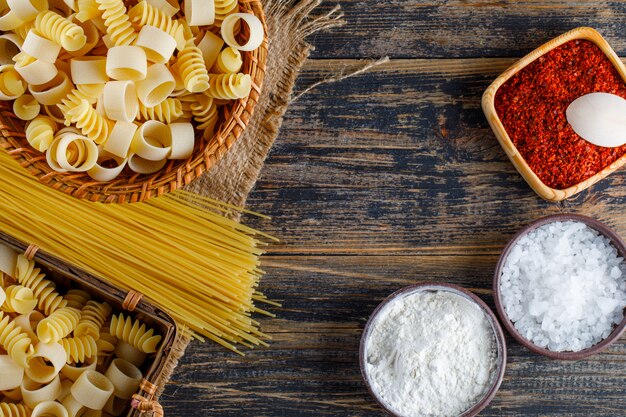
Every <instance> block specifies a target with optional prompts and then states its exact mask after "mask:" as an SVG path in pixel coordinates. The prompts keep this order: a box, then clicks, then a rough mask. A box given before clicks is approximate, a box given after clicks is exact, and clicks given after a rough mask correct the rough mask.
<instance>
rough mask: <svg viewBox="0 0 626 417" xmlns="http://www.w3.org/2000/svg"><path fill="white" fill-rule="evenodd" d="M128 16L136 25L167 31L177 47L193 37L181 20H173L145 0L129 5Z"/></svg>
mask: <svg viewBox="0 0 626 417" xmlns="http://www.w3.org/2000/svg"><path fill="white" fill-rule="evenodd" d="M128 17H129V18H130V21H131V22H132V23H133V24H134V25H135V26H137V27H142V26H146V25H150V26H155V27H157V28H159V29H161V30H162V31H163V32H167V33H169V34H170V35H171V36H172V37H173V38H174V39H176V47H177V48H178V49H182V48H183V47H184V46H185V44H186V42H187V40H189V39H191V38H192V37H193V34H192V33H190V31H187V30H186V29H187V28H186V27H185V25H184V24H182V23H181V21H178V20H173V19H172V18H171V17H169V16H168V15H167V14H166V13H164V12H163V11H162V10H160V9H158V8H156V7H154V6H152V5H151V4H149V3H148V2H147V1H145V0H142V1H140V2H139V3H137V4H136V5H135V6H133V7H131V9H130V10H129V11H128Z"/></svg>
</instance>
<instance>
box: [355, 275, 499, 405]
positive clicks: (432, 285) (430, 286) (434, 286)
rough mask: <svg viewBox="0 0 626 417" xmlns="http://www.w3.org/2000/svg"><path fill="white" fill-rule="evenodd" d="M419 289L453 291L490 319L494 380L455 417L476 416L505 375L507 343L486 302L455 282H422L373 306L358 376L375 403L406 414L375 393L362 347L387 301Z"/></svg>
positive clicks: (361, 344) (363, 339)
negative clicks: (472, 402)
mask: <svg viewBox="0 0 626 417" xmlns="http://www.w3.org/2000/svg"><path fill="white" fill-rule="evenodd" d="M418 291H433V292H434V291H447V292H451V293H453V294H456V295H459V296H461V297H463V298H465V299H467V300H469V301H470V302H472V303H474V304H475V305H477V306H478V307H479V308H480V309H481V310H482V311H484V312H485V314H486V316H487V319H488V320H489V323H490V324H491V328H492V329H493V334H494V338H495V340H496V346H497V348H498V357H497V363H496V367H497V368H496V377H495V379H494V382H493V384H492V385H491V387H490V388H489V390H488V391H487V393H486V394H485V396H484V397H483V398H482V399H481V400H480V401H479V402H478V403H476V404H474V406H472V408H470V409H469V410H466V411H465V412H463V414H460V415H459V416H458V417H473V416H476V415H477V414H478V413H479V412H480V411H482V410H483V409H484V408H485V407H487V405H489V403H490V402H491V400H492V399H493V397H495V395H496V392H498V389H499V388H500V384H502V379H503V378H504V370H505V368H506V342H505V339H504V333H503V331H502V327H500V323H498V318H497V317H496V315H495V314H494V313H493V312H492V311H491V309H490V308H489V306H487V304H485V303H484V301H483V300H481V299H480V298H478V297H477V296H476V295H474V294H473V293H471V292H470V291H468V290H466V289H465V288H461V287H459V286H457V285H454V284H447V283H438V282H424V283H421V284H416V285H411V286H408V287H404V288H401V289H400V290H398V291H396V292H394V293H393V294H391V295H390V296H389V297H387V298H385V300H383V302H382V303H380V304H379V305H378V307H376V309H375V310H374V312H373V313H372V315H371V316H370V318H369V320H368V321H367V323H366V324H365V328H364V329H363V334H362V335H361V343H360V346H359V365H360V367H361V376H362V377H363V381H364V382H365V387H366V388H367V390H368V391H369V393H370V395H371V396H372V397H373V398H374V399H375V400H376V402H378V404H379V405H380V406H381V407H382V408H383V409H384V410H385V411H386V412H387V413H388V414H389V415H391V416H393V417H405V416H402V415H400V414H397V413H396V412H394V411H393V410H391V409H390V408H389V406H388V405H387V404H385V403H384V401H383V400H382V399H381V398H379V397H378V395H376V392H375V391H374V389H373V388H372V386H371V384H370V381H369V378H368V375H367V371H366V366H365V361H366V355H365V346H366V344H367V343H366V342H367V339H368V338H369V336H370V333H371V329H372V323H373V322H374V321H375V320H376V318H377V317H378V314H379V313H380V312H381V311H382V309H383V308H384V307H385V306H387V305H388V304H389V303H390V302H392V301H394V300H396V299H397V298H399V297H401V296H405V295H408V294H410V293H414V292H418Z"/></svg>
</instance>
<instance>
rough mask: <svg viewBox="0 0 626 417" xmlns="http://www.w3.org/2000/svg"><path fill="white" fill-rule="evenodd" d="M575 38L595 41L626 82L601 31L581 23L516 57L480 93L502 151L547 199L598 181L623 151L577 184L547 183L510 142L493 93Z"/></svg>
mask: <svg viewBox="0 0 626 417" xmlns="http://www.w3.org/2000/svg"><path fill="white" fill-rule="evenodd" d="M574 39H585V40H589V41H591V42H593V43H594V44H596V45H597V46H598V47H599V48H600V49H601V50H602V52H604V54H605V55H606V56H607V58H608V59H609V60H610V61H611V63H612V64H613V65H614V66H615V68H616V69H617V71H618V73H619V75H620V76H621V77H622V79H623V80H624V81H625V82H626V67H625V66H624V64H623V63H622V61H621V60H620V59H619V57H618V56H617V54H615V52H614V51H613V49H612V48H611V47H610V46H609V44H608V43H607V41H606V40H605V39H604V38H603V37H602V35H600V34H599V33H598V32H597V31H596V30H594V29H592V28H589V27H580V28H576V29H573V30H570V31H569V32H567V33H564V34H563V35H561V36H558V37H556V38H554V39H552V40H551V41H549V42H547V43H545V44H543V45H541V46H540V47H539V48H537V49H535V50H534V51H532V52H531V53H529V54H528V55H526V56H525V57H523V58H522V59H520V60H519V61H517V62H516V63H515V64H513V65H512V66H511V67H509V68H508V69H507V70H506V71H504V72H503V73H502V74H501V75H500V76H499V77H498V78H496V80H495V81H494V82H493V83H491V85H490V86H489V87H488V88H487V90H486V91H485V93H484V94H483V97H482V108H483V112H484V113H485V116H486V117H487V121H488V122H489V125H490V126H491V129H492V130H493V132H494V133H495V135H496V138H497V139H498V142H500V145H501V146H502V149H504V152H505V153H506V154H507V156H508V157H509V159H510V160H511V162H512V163H513V166H514V167H515V169H517V171H518V172H519V173H520V174H521V175H522V177H524V179H525V180H526V182H527V183H528V185H530V187H531V188H532V189H533V190H534V191H535V192H536V193H537V194H539V196H540V197H542V198H544V199H546V200H550V201H561V200H564V199H566V198H569V197H571V196H573V195H574V194H576V193H578V192H580V191H582V190H584V189H585V188H587V187H589V186H591V185H593V184H595V183H596V182H598V181H600V180H601V179H603V178H604V177H606V176H607V175H609V174H611V173H612V172H613V171H615V170H616V169H618V168H620V167H621V166H622V165H624V163H626V155H622V156H621V157H620V158H619V159H617V160H616V161H615V162H613V163H612V164H610V165H609V166H607V167H606V168H604V169H603V170H602V171H600V172H598V173H597V174H595V175H594V176H592V177H590V178H588V179H586V180H584V181H581V182H579V183H578V184H575V185H572V186H570V187H568V188H565V189H562V190H559V189H556V188H551V187H548V186H547V185H546V184H544V183H543V182H542V181H541V180H540V179H539V177H538V176H537V175H536V174H535V173H534V172H533V171H532V170H531V169H530V167H529V166H528V164H527V163H526V161H525V160H524V158H523V157H522V155H521V154H520V153H519V152H518V150H517V148H516V147H515V145H514V144H513V141H512V140H511V138H510V137H509V135H508V133H507V132H506V130H505V129H504V126H503V124H502V122H501V121H500V118H499V117H498V114H497V113H496V109H495V96H496V92H497V91H498V88H500V86H501V85H502V84H504V83H505V82H507V81H508V80H509V79H510V78H511V77H512V76H514V75H515V74H517V73H518V72H519V71H520V70H521V69H522V68H524V67H526V66H527V65H528V64H530V63H531V62H533V61H534V60H536V59H537V58H539V57H540V56H542V55H545V54H546V53H548V52H549V51H551V50H553V49H554V48H556V47H558V46H561V45H563V44H564V43H567V42H569V41H571V40H574Z"/></svg>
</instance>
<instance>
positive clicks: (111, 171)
mask: <svg viewBox="0 0 626 417" xmlns="http://www.w3.org/2000/svg"><path fill="white" fill-rule="evenodd" d="M111 161H113V162H114V163H115V165H114V166H105V163H107V164H106V165H112V164H111ZM126 162H128V158H120V157H119V156H115V155H111V154H108V153H106V152H101V153H100V156H99V157H98V162H96V164H95V165H94V166H93V168H91V169H90V170H89V171H87V174H88V175H89V176H90V177H91V178H93V179H94V180H96V181H102V182H106V181H111V180H113V179H115V178H116V177H117V176H118V175H120V174H121V173H122V171H123V170H124V167H126Z"/></svg>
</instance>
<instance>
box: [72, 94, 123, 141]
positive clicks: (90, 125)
mask: <svg viewBox="0 0 626 417" xmlns="http://www.w3.org/2000/svg"><path fill="white" fill-rule="evenodd" d="M65 120H66V122H69V123H75V124H76V127H78V128H79V129H80V130H81V132H82V133H83V135H85V136H87V137H88V138H89V139H91V140H93V141H94V142H96V143H97V144H102V143H104V142H105V141H106V140H107V139H108V138H109V132H110V131H111V129H112V128H113V124H112V122H111V121H110V120H107V119H105V118H104V116H102V115H101V114H98V112H96V109H94V108H93V107H92V106H91V104H89V102H88V101H87V100H82V101H81V104H80V105H78V106H77V107H74V108H72V109H70V110H68V112H67V113H66V114H65Z"/></svg>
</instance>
